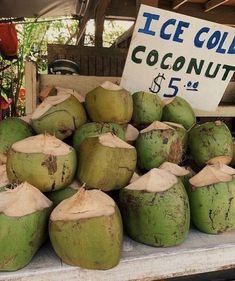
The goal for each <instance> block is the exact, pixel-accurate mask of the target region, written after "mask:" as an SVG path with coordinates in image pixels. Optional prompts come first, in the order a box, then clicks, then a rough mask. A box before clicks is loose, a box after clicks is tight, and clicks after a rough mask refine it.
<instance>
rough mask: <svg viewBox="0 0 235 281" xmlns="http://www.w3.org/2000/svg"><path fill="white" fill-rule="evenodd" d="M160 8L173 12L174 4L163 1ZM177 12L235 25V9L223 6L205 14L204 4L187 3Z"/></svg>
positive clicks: (167, 0) (166, 0)
mask: <svg viewBox="0 0 235 281" xmlns="http://www.w3.org/2000/svg"><path fill="white" fill-rule="evenodd" d="M159 8H162V9H165V10H169V11H172V2H171V1H170V0H164V1H163V0H162V1H160V3H159ZM175 12H177V13H180V14H184V15H188V16H192V17H195V18H199V19H205V20H209V21H213V22H217V23H221V24H225V25H235V9H234V7H231V6H225V5H222V6H219V7H218V8H217V9H215V10H212V11H209V12H207V13H205V12H204V9H203V5H202V4H200V3H190V2H187V3H185V4H184V5H182V6H181V7H180V8H179V9H177V10H175Z"/></svg>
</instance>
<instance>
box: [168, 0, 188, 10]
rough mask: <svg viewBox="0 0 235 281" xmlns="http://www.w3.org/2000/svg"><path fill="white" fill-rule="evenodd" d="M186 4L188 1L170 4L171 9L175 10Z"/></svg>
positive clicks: (176, 1)
mask: <svg viewBox="0 0 235 281" xmlns="http://www.w3.org/2000/svg"><path fill="white" fill-rule="evenodd" d="M186 2H188V0H174V1H173V4H172V9H173V10H177V9H178V8H179V7H180V6H182V5H183V4H184V3H186Z"/></svg>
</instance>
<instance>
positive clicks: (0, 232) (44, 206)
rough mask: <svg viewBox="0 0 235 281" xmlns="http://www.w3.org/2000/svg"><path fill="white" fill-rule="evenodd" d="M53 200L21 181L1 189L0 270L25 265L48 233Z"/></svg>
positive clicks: (9, 269) (15, 268) (13, 268)
mask: <svg viewBox="0 0 235 281" xmlns="http://www.w3.org/2000/svg"><path fill="white" fill-rule="evenodd" d="M51 205H52V202H51V201H50V200H49V199H47V198H46V197H45V196H44V195H43V194H42V193H41V192H40V191H39V190H38V189H36V188H35V187H33V186H31V185H30V184H28V183H22V184H21V185H19V186H18V187H16V188H15V189H9V190H7V191H4V192H0V226H1V227H0V271H14V270H18V269H20V268H22V267H24V266H26V265H27V264H28V263H29V262H30V261H31V259H32V258H33V256H34V255H35V253H36V252H37V250H38V249H39V248H40V246H41V245H42V243H43V242H44V241H45V239H46V236H47V224H48V217H49V215H50V211H51Z"/></svg>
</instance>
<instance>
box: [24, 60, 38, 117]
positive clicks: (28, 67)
mask: <svg viewBox="0 0 235 281" xmlns="http://www.w3.org/2000/svg"><path fill="white" fill-rule="evenodd" d="M36 77H37V70H36V65H35V64H34V63H32V62H25V90H26V98H25V108H26V115H29V114H32V113H33V111H34V110H35V108H36V104H37V92H38V91H37V81H36Z"/></svg>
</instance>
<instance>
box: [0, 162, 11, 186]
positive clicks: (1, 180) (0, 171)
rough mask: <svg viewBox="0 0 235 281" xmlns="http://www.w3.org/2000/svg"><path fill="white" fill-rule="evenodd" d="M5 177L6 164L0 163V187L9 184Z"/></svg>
mask: <svg viewBox="0 0 235 281" xmlns="http://www.w3.org/2000/svg"><path fill="white" fill-rule="evenodd" d="M9 183H10V182H9V179H8V177H7V171H6V165H0V187H1V186H5V185H7V184H9Z"/></svg>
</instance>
